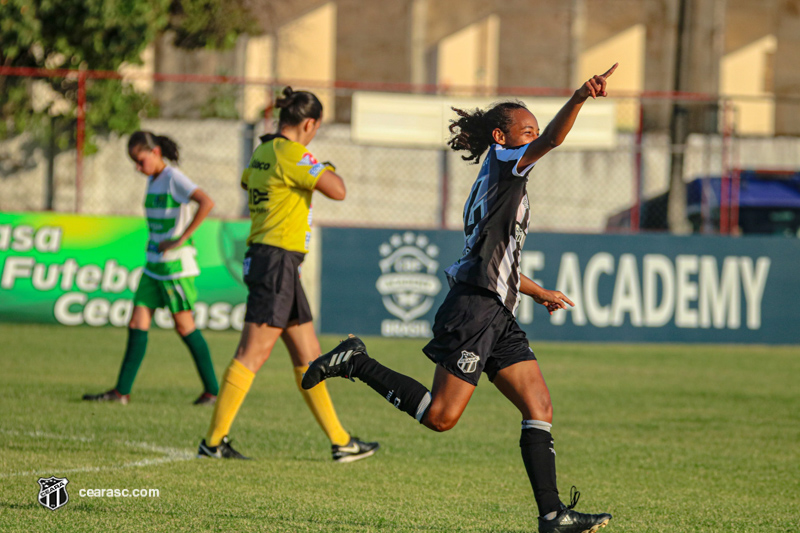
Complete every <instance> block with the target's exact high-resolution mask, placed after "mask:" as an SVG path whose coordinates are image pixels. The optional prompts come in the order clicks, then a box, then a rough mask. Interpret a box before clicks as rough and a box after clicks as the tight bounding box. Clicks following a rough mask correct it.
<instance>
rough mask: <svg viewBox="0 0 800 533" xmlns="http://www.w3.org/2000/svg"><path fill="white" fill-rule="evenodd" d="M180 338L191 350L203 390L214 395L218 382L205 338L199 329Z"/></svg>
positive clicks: (216, 391)
mask: <svg viewBox="0 0 800 533" xmlns="http://www.w3.org/2000/svg"><path fill="white" fill-rule="evenodd" d="M182 339H183V342H185V343H186V346H188V347H189V351H190V352H192V357H193V358H194V364H195V365H196V366H197V372H198V373H199V374H200V379H202V380H203V387H204V388H205V392H207V393H209V394H213V395H214V396H216V395H217V394H219V384H218V383H217V375H216V374H215V373H214V364H213V363H212V362H211V352H210V351H209V350H208V344H207V343H206V339H205V338H204V337H203V334H202V333H200V330H199V329H196V330H194V331H193V332H191V333H189V334H188V335H186V336H185V337H182Z"/></svg>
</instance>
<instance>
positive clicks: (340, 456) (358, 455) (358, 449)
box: [331, 437, 381, 463]
mask: <svg viewBox="0 0 800 533" xmlns="http://www.w3.org/2000/svg"><path fill="white" fill-rule="evenodd" d="M380 447H381V445H380V444H378V443H377V442H362V441H360V440H358V437H350V442H348V443H347V444H345V445H344V446H337V445H336V444H334V445H333V446H331V454H332V455H333V460H334V461H336V462H337V463H352V462H353V461H358V460H359V459H365V458H367V457H369V456H370V455H374V454H375V452H376V451H378V448H380Z"/></svg>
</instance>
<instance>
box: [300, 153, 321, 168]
mask: <svg viewBox="0 0 800 533" xmlns="http://www.w3.org/2000/svg"><path fill="white" fill-rule="evenodd" d="M317 163H319V161H317V158H316V157H314V156H313V155H311V154H310V153H308V152H306V153H304V154H303V157H301V158H300V161H298V162H297V166H298V167H310V166H314V165H316V164H317Z"/></svg>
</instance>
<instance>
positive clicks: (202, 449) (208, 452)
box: [197, 435, 250, 460]
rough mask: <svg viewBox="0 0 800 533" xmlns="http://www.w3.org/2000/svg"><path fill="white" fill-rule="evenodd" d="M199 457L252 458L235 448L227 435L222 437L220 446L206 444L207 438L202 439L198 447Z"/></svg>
mask: <svg viewBox="0 0 800 533" xmlns="http://www.w3.org/2000/svg"><path fill="white" fill-rule="evenodd" d="M197 457H198V458H201V457H209V458H211V459H245V460H249V459H250V458H249V457H245V456H244V455H242V454H240V453H239V452H237V451H236V450H234V449H233V446H231V441H230V440H229V439H228V436H227V435H226V436H224V437H222V442H220V443H219V446H209V445H208V444H206V439H203V440H201V441H200V446H199V447H198V448H197Z"/></svg>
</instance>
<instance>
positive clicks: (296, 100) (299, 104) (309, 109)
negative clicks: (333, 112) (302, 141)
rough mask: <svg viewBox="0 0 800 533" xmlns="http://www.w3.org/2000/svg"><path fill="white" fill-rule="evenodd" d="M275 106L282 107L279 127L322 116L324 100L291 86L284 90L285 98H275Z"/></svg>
mask: <svg viewBox="0 0 800 533" xmlns="http://www.w3.org/2000/svg"><path fill="white" fill-rule="evenodd" d="M275 107H276V108H278V109H280V110H281V111H280V114H279V116H278V123H279V124H278V128H279V129H280V128H281V127H282V126H297V125H298V124H300V123H301V122H303V121H304V120H305V119H307V118H310V119H312V120H319V119H320V118H322V102H320V101H319V99H318V98H317V97H316V96H315V95H314V93H310V92H308V91H294V90H292V88H291V87H286V88H285V89H284V90H283V98H278V99H277V100H275Z"/></svg>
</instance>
